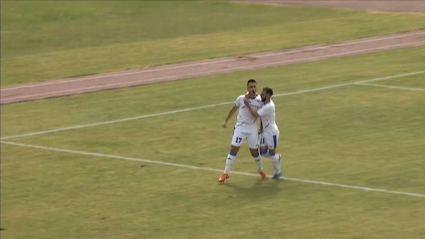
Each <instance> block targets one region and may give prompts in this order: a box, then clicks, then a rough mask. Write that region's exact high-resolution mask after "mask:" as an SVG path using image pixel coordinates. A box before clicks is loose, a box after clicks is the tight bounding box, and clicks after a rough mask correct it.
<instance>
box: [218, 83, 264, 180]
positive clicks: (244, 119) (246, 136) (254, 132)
mask: <svg viewBox="0 0 425 239" xmlns="http://www.w3.org/2000/svg"><path fill="white" fill-rule="evenodd" d="M256 89H257V82H256V81H255V80H254V79H250V80H248V82H247V90H248V93H247V94H246V95H240V96H239V97H238V98H237V99H236V102H235V105H234V106H233V107H232V109H230V112H229V114H228V116H227V118H226V120H225V122H224V123H223V125H222V126H223V128H226V126H227V122H228V121H229V120H230V118H231V117H232V116H233V114H234V113H235V112H236V111H237V110H238V109H239V114H238V117H237V122H236V125H235V127H234V129H233V137H232V142H231V146H230V152H229V154H228V155H227V159H226V166H225V168H224V172H223V174H222V175H221V176H220V178H219V179H218V181H219V182H224V181H225V180H226V179H227V178H229V172H230V167H231V166H232V164H233V162H234V161H235V159H236V155H237V153H238V152H239V148H240V146H241V145H242V143H243V142H244V141H245V140H247V141H248V147H249V151H250V152H251V155H252V157H254V159H255V162H256V164H257V170H258V173H259V174H260V175H261V177H262V178H263V179H266V178H267V175H266V174H265V173H264V172H263V166H262V163H261V156H260V154H259V152H258V148H259V145H258V126H257V118H256V117H254V116H253V115H252V114H251V113H250V112H249V110H248V108H247V107H246V105H245V103H244V100H245V98H246V101H247V102H248V105H250V106H251V107H252V108H255V109H257V110H258V109H260V108H261V107H262V106H263V104H264V103H263V102H262V101H261V97H260V96H259V95H257V94H256Z"/></svg>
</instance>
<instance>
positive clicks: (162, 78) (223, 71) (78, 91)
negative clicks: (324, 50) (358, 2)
mask: <svg viewBox="0 0 425 239" xmlns="http://www.w3.org/2000/svg"><path fill="white" fill-rule="evenodd" d="M424 44H425V42H424V41H420V42H413V43H402V44H396V45H389V46H382V47H374V48H370V49H362V50H355V51H348V52H343V53H337V54H330V55H323V56H318V57H306V58H301V59H295V60H285V61H277V62H268V63H263V64H256V65H252V66H240V67H234V68H228V69H223V70H213V71H206V72H201V73H198V74H196V75H193V76H186V75H172V76H165V77H159V78H151V79H142V80H135V81H128V82H118V83H112V84H105V85H97V86H90V87H82V88H75V89H69V90H60V91H52V92H46V93H40V94H32V95H25V96H18V97H11V98H5V99H3V100H17V99H25V98H32V97H38V96H44V95H50V94H52V93H66V92H69V94H72V93H81V92H82V91H84V90H89V89H90V90H92V89H99V88H104V87H105V86H108V87H111V86H113V87H116V88H121V87H125V86H131V85H133V84H142V83H143V82H146V81H152V80H154V81H158V80H166V79H171V78H175V77H178V78H182V79H184V78H186V79H188V78H194V77H202V76H210V75H212V74H214V75H216V74H224V73H231V72H234V71H235V70H251V69H259V68H264V67H277V66H280V65H283V64H287V63H298V62H305V61H317V60H325V59H328V58H329V57H338V56H345V55H351V54H355V53H361V52H368V51H371V50H383V49H390V48H392V47H402V46H403V47H407V46H420V45H424Z"/></svg>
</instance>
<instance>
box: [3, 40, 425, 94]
mask: <svg viewBox="0 0 425 239" xmlns="http://www.w3.org/2000/svg"><path fill="white" fill-rule="evenodd" d="M424 34H425V32H418V33H412V34H403V35H399V36H383V37H376V38H374V39H360V40H354V41H352V42H347V43H340V44H338V43H336V44H333V45H331V46H318V47H312V48H304V49H298V50H292V51H284V52H274V53H257V54H251V55H248V56H252V57H256V58H265V57H271V56H278V55H286V54H292V53H297V52H304V51H314V50H321V49H326V48H329V47H333V46H338V47H339V46H349V45H354V44H361V43H369V42H375V41H381V40H390V39H397V38H402V37H407V36H420V35H424ZM373 49H375V48H372V50H373ZM234 60H235V58H230V59H222V60H212V61H207V62H194V63H191V64H190V63H188V64H185V65H177V66H170V67H161V68H157V69H148V70H142V71H136V72H118V73H111V74H104V75H97V76H91V77H84V78H78V79H65V80H57V81H51V82H43V83H37V84H33V85H23V86H17V87H10V88H5V89H1V91H8V90H16V89H22V88H31V87H38V86H46V85H55V84H63V83H69V82H78V81H86V80H92V79H99V78H100V79H101V78H106V77H115V76H125V75H134V74H140V73H146V72H156V71H163V70H172V69H180V68H187V67H193V66H202V65H211V64H216V63H223V62H229V61H234Z"/></svg>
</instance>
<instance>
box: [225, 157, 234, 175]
mask: <svg viewBox="0 0 425 239" xmlns="http://www.w3.org/2000/svg"><path fill="white" fill-rule="evenodd" d="M235 159H236V155H231V154H228V155H227V159H226V167H225V168H224V173H229V172H230V168H231V167H232V164H233V162H235Z"/></svg>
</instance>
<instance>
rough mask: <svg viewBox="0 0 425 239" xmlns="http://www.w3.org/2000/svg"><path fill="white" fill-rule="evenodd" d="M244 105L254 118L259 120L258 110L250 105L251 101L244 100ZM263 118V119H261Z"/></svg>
mask: <svg viewBox="0 0 425 239" xmlns="http://www.w3.org/2000/svg"><path fill="white" fill-rule="evenodd" d="M244 103H245V106H246V108H247V109H248V110H249V112H250V113H251V114H252V116H254V118H256V119H257V118H259V117H260V115H259V114H258V112H257V111H256V110H254V109H253V108H252V107H251V105H249V100H248V99H244ZM260 118H261V117H260Z"/></svg>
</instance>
